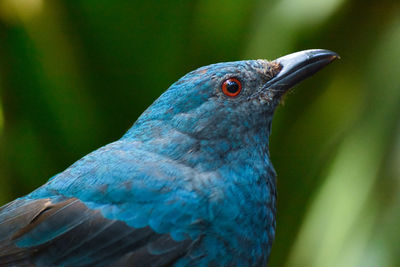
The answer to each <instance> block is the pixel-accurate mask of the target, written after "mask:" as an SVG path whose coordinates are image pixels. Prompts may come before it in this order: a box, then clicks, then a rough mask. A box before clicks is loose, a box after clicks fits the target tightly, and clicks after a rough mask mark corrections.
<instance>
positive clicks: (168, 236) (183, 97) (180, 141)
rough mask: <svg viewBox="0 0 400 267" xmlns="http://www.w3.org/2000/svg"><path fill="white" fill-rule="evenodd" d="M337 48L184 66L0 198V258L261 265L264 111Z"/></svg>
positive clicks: (266, 160) (264, 247)
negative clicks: (104, 137) (119, 128)
mask: <svg viewBox="0 0 400 267" xmlns="http://www.w3.org/2000/svg"><path fill="white" fill-rule="evenodd" d="M337 58H339V56H338V54H337V53H335V52H332V51H330V50H324V49H310V50H304V51H300V52H296V53H292V54H289V55H286V56H283V57H280V58H278V59H276V60H272V61H268V60H262V59H258V60H242V61H234V62H224V63H216V64H211V65H208V66H204V67H200V68H198V69H196V70H194V71H192V72H189V73H188V74H186V75H185V76H183V77H182V78H180V79H179V80H178V81H177V82H175V83H173V84H172V85H171V86H170V87H169V88H168V89H167V90H166V91H165V92H164V93H163V94H162V95H161V96H160V97H159V98H158V99H157V100H156V101H155V102H154V103H153V104H152V105H150V106H149V107H148V108H147V109H146V110H145V111H144V112H143V114H142V115H141V116H140V117H139V118H138V119H137V120H136V122H135V123H134V124H133V126H132V127H131V128H130V129H129V130H128V131H127V132H126V133H125V134H124V135H123V136H122V137H121V138H120V139H119V140H117V141H115V142H112V143H110V144H107V145H105V146H103V147H101V148H99V149H97V150H95V151H93V152H91V153H89V154H88V155H86V156H84V157H83V158H81V159H80V160H78V161H76V162H75V163H74V164H72V165H71V166H70V167H68V168H67V169H66V170H64V171H63V172H60V173H59V174H56V175H54V176H53V177H51V178H50V179H49V180H48V181H47V182H46V183H45V184H44V185H42V186H40V187H39V188H37V189H35V190H34V191H32V192H31V193H29V194H27V195H25V196H22V197H20V198H17V199H15V200H14V201H12V202H9V203H8V204H5V205H4V206H2V207H1V208H0V266H266V265H267V263H268V258H269V255H270V252H271V246H272V243H273V241H274V238H275V227H276V201H277V199H276V198H277V189H276V172H275V169H274V167H273V165H272V163H271V160H270V154H269V136H270V131H271V123H272V119H273V115H274V112H275V110H276V108H277V106H279V103H280V101H281V99H282V97H283V96H284V95H285V94H286V93H287V92H289V91H290V89H291V88H292V87H293V86H294V85H296V84H298V83H299V82H300V81H302V80H304V79H306V78H307V77H309V76H311V75H313V74H314V73H316V72H317V71H319V70H320V69H322V68H323V67H324V66H326V65H328V64H329V63H330V62H332V61H334V60H335V59H337Z"/></svg>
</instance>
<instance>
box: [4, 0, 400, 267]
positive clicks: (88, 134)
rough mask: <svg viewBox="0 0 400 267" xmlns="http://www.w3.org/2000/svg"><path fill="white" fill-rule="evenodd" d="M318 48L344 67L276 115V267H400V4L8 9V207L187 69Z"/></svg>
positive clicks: (91, 3) (25, 5) (88, 4)
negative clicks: (336, 56)
mask: <svg viewBox="0 0 400 267" xmlns="http://www.w3.org/2000/svg"><path fill="white" fill-rule="evenodd" d="M309 48H326V49H330V50H333V51H336V52H338V53H339V54H340V55H341V57H342V59H341V60H340V61H336V62H334V63H333V64H332V65H330V66H328V67H327V68H326V69H324V70H323V71H321V72H320V73H318V74H317V75H316V76H314V77H312V78H311V79H308V80H307V81H305V82H303V83H302V84H301V85H299V86H297V87H296V89H295V90H294V91H293V93H291V94H289V96H288V97H287V98H286V101H285V103H284V105H282V106H283V107H280V108H279V109H278V111H277V114H276V117H275V120H274V125H273V130H272V136H271V155H272V161H273V163H274V165H275V168H276V170H277V172H278V192H279V195H278V197H279V200H278V221H277V236H276V242H275V243H274V246H273V249H272V256H271V262H270V266H307V267H308V266H315V267H317V266H318V267H319V266H400V227H399V225H400V116H399V115H400V2H399V1H389V0H381V1H368V0H367V1H365V0H363V1H362V0H348V1H345V0H319V1H312V0H282V1H255V0H250V1H249V0H229V1H228V0H225V1H215V0H203V1H183V0H182V1H154V0H152V1H122V0H121V1H117V0H113V1H103V0H86V1H67V0H64V1H49V0H48V1H45V0H1V1H0V204H4V203H6V202H8V201H10V200H12V199H14V198H16V197H18V196H21V195H23V194H26V193H28V192H30V191H31V190H33V189H34V188H36V187H37V186H39V185H41V184H43V183H44V182H45V181H46V180H47V179H48V178H50V177H51V176H52V175H54V174H56V173H58V172H61V171H63V170H64V169H65V168H66V167H68V166H69V165H70V164H72V163H73V162H74V161H76V160H78V159H79V158H80V157H82V156H83V155H85V154H87V153H89V152H90V151H92V150H94V149H96V148H98V147H100V146H102V145H105V144H107V143H109V142H111V141H114V140H116V139H118V138H119V137H120V136H121V135H122V134H123V133H124V132H125V131H126V130H127V129H128V128H129V127H130V126H131V125H132V123H133V122H134V121H135V120H136V118H137V117H138V116H139V115H140V114H141V112H142V111H143V110H144V109H145V108H146V107H147V106H148V105H149V104H150V103H152V101H154V100H155V99H156V98H157V97H158V96H159V95H160V94H161V92H163V91H164V90H165V89H167V88H168V86H169V85H170V84H172V83H173V82H174V81H176V80H177V79H178V78H179V77H181V76H183V75H184V74H185V73H187V72H188V71H190V70H193V69H195V68H197V67H200V66H202V65H207V64H210V63H215V62H220V61H233V60H240V59H256V58H267V59H274V58H277V57H279V56H282V55H285V54H288V53H291V52H295V51H298V50H303V49H309ZM82 190H84V189H82Z"/></svg>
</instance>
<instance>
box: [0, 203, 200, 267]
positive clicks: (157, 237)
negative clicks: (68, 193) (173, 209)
mask: <svg viewBox="0 0 400 267" xmlns="http://www.w3.org/2000/svg"><path fill="white" fill-rule="evenodd" d="M192 244H193V241H191V240H185V241H181V242H177V241H174V240H173V239H172V238H171V237H170V236H169V235H168V234H158V233H155V232H154V231H153V230H152V229H151V228H150V227H144V228H140V229H135V228H132V227H130V226H128V225H126V224H125V223H124V222H122V221H118V220H109V219H106V218H104V217H103V216H102V215H101V213H100V212H99V211H97V210H91V209H89V208H88V207H87V206H85V205H84V204H83V203H82V202H81V201H79V200H78V199H76V198H68V199H62V200H55V199H38V200H28V199H17V200H15V201H13V202H11V203H9V204H7V205H5V206H3V207H1V208H0V266H26V265H38V266H49V265H64V266H89V265H93V264H95V265H96V266H104V265H115V264H116V265H118V266H124V265H125V266H126V265H135V266H149V265H150V266H165V265H170V264H172V263H173V262H175V261H176V260H177V259H179V258H181V257H182V256H184V255H185V254H186V253H188V251H189V250H190V247H191V246H192Z"/></svg>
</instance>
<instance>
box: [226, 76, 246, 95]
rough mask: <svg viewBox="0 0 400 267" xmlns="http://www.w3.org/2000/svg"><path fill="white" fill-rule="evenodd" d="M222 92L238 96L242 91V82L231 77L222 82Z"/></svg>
mask: <svg viewBox="0 0 400 267" xmlns="http://www.w3.org/2000/svg"><path fill="white" fill-rule="evenodd" d="M221 87H222V92H224V94H225V95H227V96H230V97H235V96H237V95H238V94H239V93H240V91H242V84H241V83H240V81H239V80H238V79H236V78H229V79H227V80H225V81H224V82H223V83H222V86H221Z"/></svg>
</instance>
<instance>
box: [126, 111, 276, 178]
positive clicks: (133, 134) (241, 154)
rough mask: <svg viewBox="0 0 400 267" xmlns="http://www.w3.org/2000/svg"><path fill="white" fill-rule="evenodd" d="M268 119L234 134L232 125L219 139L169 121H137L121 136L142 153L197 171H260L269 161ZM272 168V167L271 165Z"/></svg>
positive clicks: (269, 123) (269, 125)
mask: <svg viewBox="0 0 400 267" xmlns="http://www.w3.org/2000/svg"><path fill="white" fill-rule="evenodd" d="M270 127H271V120H270V119H265V120H264V121H263V122H260V123H259V124H258V125H256V127H252V128H248V129H247V130H246V131H243V132H240V133H237V132H235V131H236V130H237V129H235V127H234V126H232V127H231V130H228V131H227V133H226V134H225V135H224V134H222V135H219V138H202V136H201V135H197V134H196V133H193V132H190V130H187V128H186V131H185V130H183V129H181V128H179V127H176V124H174V123H173V122H172V123H171V121H160V120H146V121H140V120H139V121H138V123H135V124H134V125H133V127H132V128H131V129H130V130H129V131H128V132H127V133H126V134H125V135H124V136H123V138H122V139H123V140H131V141H139V142H140V143H141V144H142V145H141V147H142V148H143V149H145V150H146V151H150V152H153V153H157V154H159V155H162V156H165V157H167V158H169V159H172V160H176V161H177V162H179V163H182V164H185V165H187V166H189V167H192V168H196V169H199V170H201V171H213V170H216V169H219V168H221V167H222V166H234V167H235V168H237V166H243V168H248V167H249V166H250V167H252V168H260V169H261V168H263V167H264V166H265V159H266V158H267V160H268V161H269V152H268V148H269V134H270ZM271 167H272V165H271Z"/></svg>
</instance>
